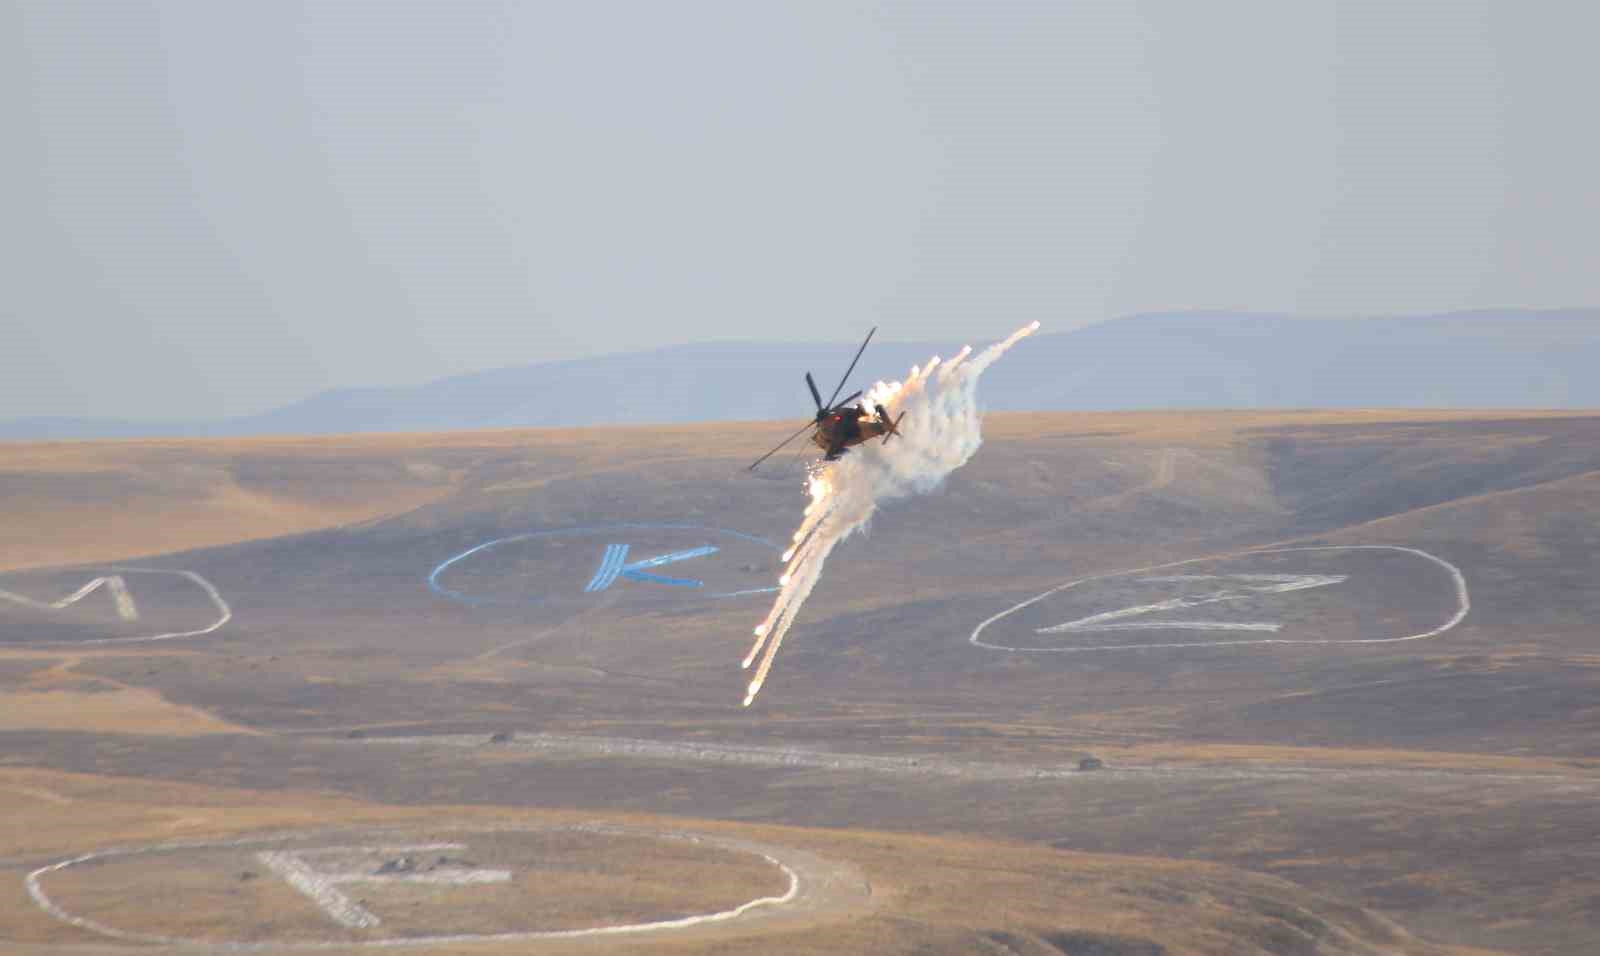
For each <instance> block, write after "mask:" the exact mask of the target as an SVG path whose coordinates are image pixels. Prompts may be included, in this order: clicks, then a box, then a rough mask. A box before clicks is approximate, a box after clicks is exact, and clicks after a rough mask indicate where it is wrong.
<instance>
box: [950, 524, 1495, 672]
mask: <svg viewBox="0 0 1600 956" xmlns="http://www.w3.org/2000/svg"><path fill="white" fill-rule="evenodd" d="M1300 551H1399V552H1402V553H1405V554H1414V555H1416V556H1417V557H1419V558H1423V559H1425V560H1427V561H1431V562H1433V563H1434V564H1437V565H1438V566H1439V567H1441V568H1443V569H1444V570H1445V572H1446V573H1448V574H1449V575H1450V580H1451V582H1452V583H1453V584H1454V586H1455V592H1456V605H1457V606H1456V611H1455V613H1454V614H1452V615H1451V616H1450V618H1449V619H1448V620H1446V621H1445V622H1444V623H1443V624H1441V625H1439V626H1438V627H1435V628H1433V629H1431V630H1427V631H1423V632H1421V633H1420V634H1407V635H1405V636H1403V637H1367V638H1356V639H1354V640H1347V641H1341V640H1327V639H1323V640H1318V639H1313V638H1282V637H1265V638H1260V639H1258V640H1249V641H1198V642H1193V643H1168V644H1102V645H1095V646H1071V645H1063V646H1060V647H1013V646H1010V645H1006V644H994V643H991V642H988V641H985V640H983V639H982V635H983V632H984V630H985V629H986V628H987V627H989V625H991V624H993V623H995V622H996V621H999V620H1001V619H1003V618H1006V617H1009V616H1011V615H1012V614H1015V613H1017V612H1018V611H1020V610H1022V609H1023V608H1026V607H1029V606H1031V605H1034V604H1037V603H1039V602H1040V601H1043V600H1044V599H1045V598H1048V597H1050V596H1052V595H1055V594H1059V593H1061V592H1062V591H1065V590H1067V589H1068V588H1073V587H1077V586H1078V585H1080V584H1085V583H1087V582H1090V581H1101V580H1104V579H1106V578H1115V577H1125V576H1128V575H1134V574H1143V573H1144V572H1146V571H1160V570H1163V569H1165V568H1177V567H1183V566H1184V565H1188V564H1199V563H1201V562H1203V561H1222V560H1230V559H1234V558H1242V557H1249V556H1251V555H1257V554H1289V553H1292V552H1300ZM1471 610H1472V598H1471V595H1470V594H1469V592H1468V591H1467V579H1466V577H1465V576H1464V575H1462V573H1461V569H1460V568H1458V567H1456V566H1455V565H1453V564H1451V563H1450V562H1448V561H1446V560H1445V559H1443V558H1441V557H1438V556H1437V555H1433V554H1429V553H1428V552H1426V551H1423V550H1422V549H1420V548H1406V547H1401V546H1399V545H1391V544H1348V545H1320V546H1316V547H1304V548H1265V549H1261V550H1256V551H1241V552H1238V553H1237V554H1229V555H1222V556H1220V557H1205V558H1189V559H1187V560H1183V561H1170V562H1167V563H1165V564H1152V565H1150V566H1149V567H1143V568H1133V569H1131V570H1128V571H1112V572H1110V573H1107V574H1094V575H1090V576H1088V577H1083V578H1078V579H1076V580H1073V581H1068V582H1067V583H1065V584H1061V585H1057V586H1056V587H1053V588H1051V589H1050V590H1048V591H1045V592H1044V593H1043V594H1039V595H1036V596H1034V597H1031V598H1029V599H1028V600H1026V601H1023V602H1022V603H1020V604H1017V605H1014V606H1012V607H1009V608H1006V609H1005V610H1004V611H1001V612H1000V613H999V614H996V615H993V616H992V617H990V618H988V619H987V620H985V621H983V622H982V623H981V624H979V625H978V626H977V627H975V628H973V630H972V636H970V637H968V638H967V643H969V644H971V645H973V646H974V647H982V648H987V649H988V650H992V651H1007V652H1010V653H1017V654H1035V653H1038V654H1063V653H1075V652H1081V651H1131V650H1157V649H1173V648H1194V647H1237V646H1241V645H1250V644H1393V643H1398V642H1401V641H1420V640H1425V639H1427V638H1430V637H1437V636H1439V635H1440V634H1443V633H1445V632H1446V631H1448V630H1450V629H1451V628H1453V627H1455V626H1456V625H1457V624H1460V623H1461V622H1462V621H1463V620H1465V619H1466V616H1467V614H1468V613H1469V612H1470V611H1471Z"/></svg>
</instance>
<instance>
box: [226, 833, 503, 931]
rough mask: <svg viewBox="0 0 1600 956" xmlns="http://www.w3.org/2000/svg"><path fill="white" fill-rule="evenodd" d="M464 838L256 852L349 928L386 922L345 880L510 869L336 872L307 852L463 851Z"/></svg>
mask: <svg viewBox="0 0 1600 956" xmlns="http://www.w3.org/2000/svg"><path fill="white" fill-rule="evenodd" d="M464 849H466V845H465V844H461V843H418V844H414V845H412V846H390V847H377V846H331V847H317V848H316V849H312V850H294V851H290V850H263V851H261V852H260V853H257V854H256V859H258V860H260V861H261V862H262V863H263V864H265V865H266V867H267V868H268V869H270V870H271V871H272V872H274V873H276V874H278V875H279V876H281V877H283V879H284V880H285V881H286V882H287V883H288V884H289V885H290V886H292V887H294V888H295V889H297V890H299V891H300V892H301V893H304V894H305V895H306V896H308V897H310V898H311V901H312V902H314V903H316V904H317V906H318V907H319V908H320V909H321V910H322V911H323V912H324V913H326V914H328V918H329V919H331V920H333V921H334V922H335V923H338V924H339V925H340V926H344V927H347V928H349V929H371V928H372V927H374V926H377V925H379V924H380V923H382V922H383V921H382V920H381V919H379V918H378V916H377V915H376V914H374V913H373V912H371V911H370V910H368V909H366V908H364V907H362V906H361V905H360V904H358V903H356V902H355V901H354V900H352V899H350V897H348V896H346V895H345V894H344V893H343V892H341V891H340V890H339V888H338V886H339V884H341V883H438V884H453V885H466V884H470V883H504V882H507V881H508V880H510V879H511V871H510V870H480V869H456V868H450V869H447V870H445V871H443V872H439V871H430V872H427V873H379V872H374V871H370V870H348V871H343V872H333V871H328V870H319V869H317V868H316V867H314V866H312V865H311V864H310V863H308V862H306V859H305V858H306V857H308V856H331V855H335V854H350V853H361V854H382V855H393V854H396V853H400V854H407V853H430V852H436V851H439V850H464Z"/></svg>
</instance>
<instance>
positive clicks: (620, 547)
mask: <svg viewBox="0 0 1600 956" xmlns="http://www.w3.org/2000/svg"><path fill="white" fill-rule="evenodd" d="M627 559H628V546H627V545H625V544H608V545H606V554H605V557H603V558H601V559H600V567H599V568H598V569H596V570H595V572H594V577H592V578H590V579H589V583H588V584H586V585H584V588H583V590H584V591H585V592H588V593H593V592H595V591H604V590H605V589H606V588H608V587H610V586H611V582H613V581H615V580H616V579H617V575H618V574H621V573H622V562H623V561H626V560H627Z"/></svg>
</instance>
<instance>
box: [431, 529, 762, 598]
mask: <svg viewBox="0 0 1600 956" xmlns="http://www.w3.org/2000/svg"><path fill="white" fill-rule="evenodd" d="M610 531H705V532H710V533H711V534H719V535H727V536H729V537H733V538H739V539H741V540H744V541H749V542H752V543H755V544H759V545H762V546H764V547H768V548H771V549H772V550H774V551H779V552H781V551H782V549H781V548H780V547H778V546H777V545H775V544H773V543H772V542H771V541H768V540H767V539H765V538H758V537H756V536H755V535H752V534H745V533H744V532H742V531H731V530H729V529H727V528H712V527H709V526H706V525H696V524H654V523H652V524H640V523H630V524H610V525H589V526H585V527H579V528H554V529H551V530H548V531H525V532H523V533H521V534H513V535H507V536H505V537H503V538H493V539H490V540H488V541H485V542H483V543H482V544H479V545H475V546H473V547H471V548H468V549H467V550H465V551H463V552H461V553H460V554H457V555H454V556H453V557H450V558H446V559H445V560H444V561H441V562H439V564H438V565H437V566H436V567H434V569H433V570H432V571H430V572H429V573H428V577H427V583H428V589H429V590H431V591H432V592H433V593H435V594H437V595H439V596H440V597H445V598H449V599H450V600H452V601H456V602H459V603H461V604H467V605H470V606H473V607H521V606H529V605H539V604H544V603H546V602H548V601H549V598H542V597H535V598H515V599H512V598H493V597H481V596H477V595H472V594H466V593H463V592H461V591H457V590H454V589H452V588H448V587H445V586H444V585H443V584H441V583H440V582H439V576H440V575H441V574H443V573H444V572H445V571H446V570H448V569H449V568H450V567H451V566H453V565H455V564H458V563H460V562H461V561H464V560H466V559H467V558H470V557H472V556H473V555H475V554H481V553H483V552H485V551H489V550H491V549H493V548H496V547H498V546H500V545H502V544H510V543H512V542H516V541H530V540H536V539H539V538H557V537H578V536H585V535H595V534H603V533H606V532H610ZM612 577H615V574H613V575H612ZM777 590H778V589H777V588H776V587H764V588H746V589H743V590H738V591H719V592H709V593H707V592H699V593H698V596H700V597H707V598H732V597H742V596H745V595H751V594H771V593H774V592H776V591H777Z"/></svg>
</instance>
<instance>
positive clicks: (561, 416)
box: [0, 309, 1600, 440]
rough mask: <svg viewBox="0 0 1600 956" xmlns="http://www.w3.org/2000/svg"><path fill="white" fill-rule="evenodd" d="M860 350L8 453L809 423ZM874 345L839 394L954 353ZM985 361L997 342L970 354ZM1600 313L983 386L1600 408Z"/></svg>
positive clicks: (1003, 405) (1101, 394) (606, 376)
mask: <svg viewBox="0 0 1600 956" xmlns="http://www.w3.org/2000/svg"><path fill="white" fill-rule="evenodd" d="M858 344H859V343H848V342H840V343H776V342H713V343H698V344H686V345H675V346H670V347H667V348H661V349H655V350H651V351H645V352H630V353H620V354H613V355H604V356H599V357H595V358H587V359H575V360H569V361H557V362H544V363H539V364H535V365H525V366H516V367H510V368H501V369H494V370H490V371H484V372H475V373H469V374H466V375H458V376H453V377H450V378H444V379H439V380H436V381H433V382H428V383H425V384H422V385H414V386H391V387H374V388H336V389H330V390H328V391H325V392H321V393H319V394H317V395H313V396H311V397H309V398H306V399H304V400H301V401H298V402H293V403H291V404H288V405H284V406H282V407H280V408H276V409H273V410H270V411H267V412H263V413H260V414H256V415H249V416H243V417H239V418H230V419H219V420H215V421H200V422H137V421H121V420H115V419H81V418H28V419H17V420H13V421H8V422H0V439H10V440H63V439H73V440H76V439H91V438H136V437H169V436H247V435H269V434H341V433H351V432H394V431H447V430H457V429H473V428H519V427H562V426H580V425H621V424H673V423H684V422H700V421H727V420H772V419H793V420H795V421H796V422H800V421H803V420H805V419H806V418H809V417H810V414H811V410H812V405H811V398H810V395H809V394H808V393H807V391H806V387H805V382H804V379H803V375H804V373H805V372H806V371H810V372H811V373H812V374H813V375H814V376H815V377H816V379H817V382H818V385H819V387H823V388H825V389H826V388H831V387H832V386H833V385H834V384H835V383H836V382H837V381H838V379H837V378H836V376H838V375H839V374H840V373H841V372H843V371H844V368H845V366H846V365H847V364H848V363H849V361H850V356H851V355H852V354H853V353H854V351H855V348H856V345H858ZM961 344H965V343H952V342H877V341H874V342H873V344H872V346H871V347H870V348H869V349H868V350H867V353H866V355H865V356H864V357H863V358H862V360H861V365H860V367H859V368H858V369H857V370H856V374H855V375H854V376H852V379H851V384H850V386H849V387H848V388H847V389H846V392H849V391H854V390H855V389H856V388H860V387H863V386H866V385H869V384H871V383H872V382H873V381H875V380H877V379H880V378H881V379H897V378H902V377H904V375H905V374H906V371H907V370H908V369H909V368H910V366H911V365H912V364H914V363H922V362H926V361H927V360H928V358H929V357H930V356H932V355H944V356H949V355H951V354H953V353H954V352H955V351H956V349H958V348H959V347H960V345H961ZM970 344H972V345H973V346H975V347H978V348H981V347H983V346H984V345H986V344H988V343H986V342H980V341H974V342H972V343H970ZM1597 369H1600V309H1571V310H1560V311H1529V310H1493V311H1489V310H1484V311H1475V312H1456V313H1447V314H1442V315H1428V316H1411V317H1385V318H1348V319H1343V318H1315V319H1308V318H1297V317H1291V316H1285V315H1270V314H1246V313H1227V312H1171V313H1150V314H1143V315H1135V316H1129V317H1126V318H1120V319H1112V320H1109V321H1106V322H1101V323H1098V324H1095V325H1090V326H1086V327H1083V328H1079V329H1076V330H1073V331H1070V332H1059V333H1050V332H1049V331H1048V330H1046V331H1043V332H1040V333H1039V334H1037V335H1035V336H1034V337H1032V338H1031V339H1028V340H1026V341H1024V342H1023V343H1021V344H1020V345H1018V347H1017V348H1016V349H1014V350H1013V351H1012V352H1010V353H1008V354H1007V355H1006V356H1005V358H1004V359H1002V360H1001V362H1000V363H998V364H997V365H995V366H994V367H993V368H992V369H991V370H990V371H989V372H987V373H986V374H985V375H984V377H983V381H982V384H981V385H980V386H979V393H978V394H979V399H980V402H981V403H982V405H983V407H984V408H986V409H988V410H991V411H1109V410H1130V409H1221V408H1230V409H1265V408H1590V407H1593V408H1600V376H1597V375H1596V374H1595V372H1596V370H1597Z"/></svg>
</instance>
